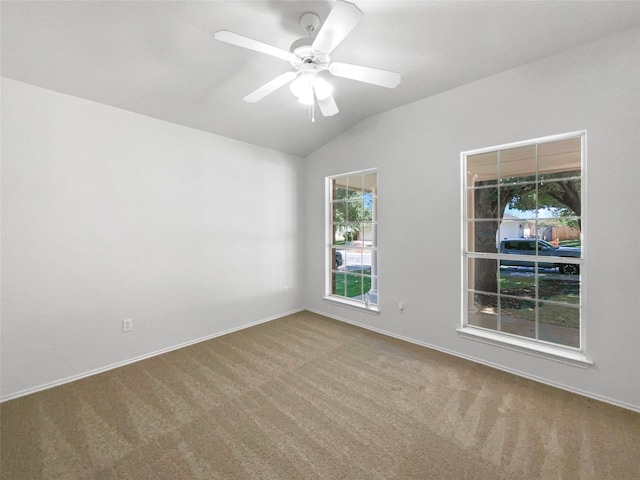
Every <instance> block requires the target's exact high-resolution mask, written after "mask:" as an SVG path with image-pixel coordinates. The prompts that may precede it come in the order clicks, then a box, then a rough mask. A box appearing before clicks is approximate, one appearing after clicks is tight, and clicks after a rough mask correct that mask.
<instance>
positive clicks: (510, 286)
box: [500, 266, 537, 298]
mask: <svg viewBox="0 0 640 480" xmlns="http://www.w3.org/2000/svg"><path fill="white" fill-rule="evenodd" d="M536 281H537V275H536V270H535V268H522V267H504V266H503V267H500V294H501V295H511V296H513V297H528V298H536Z"/></svg>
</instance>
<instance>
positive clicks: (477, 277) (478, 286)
mask: <svg viewBox="0 0 640 480" xmlns="http://www.w3.org/2000/svg"><path fill="white" fill-rule="evenodd" d="M467 264H468V266H467V276H468V280H467V285H468V288H469V290H477V291H479V292H487V293H496V292H497V291H498V284H497V270H498V261H497V260H493V259H487V258H470V259H469V260H468V262H467Z"/></svg>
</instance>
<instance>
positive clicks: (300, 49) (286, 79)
mask: <svg viewBox="0 0 640 480" xmlns="http://www.w3.org/2000/svg"><path fill="white" fill-rule="evenodd" d="M363 15H364V14H363V13H362V11H361V10H360V9H359V8H358V7H357V6H356V5H355V4H353V3H349V2H346V1H344V0H338V1H337V2H336V4H335V5H334V6H333V8H332V9H331V11H330V12H329V15H328V16H327V19H326V20H325V22H324V24H323V25H322V27H321V28H320V30H319V31H318V33H317V35H315V36H313V34H314V33H315V31H316V30H317V29H318V27H319V26H320V17H318V15H316V14H315V13H310V12H309V13H305V14H303V15H302V17H301V18H300V25H301V26H302V27H303V28H304V29H305V30H306V31H307V32H308V35H309V36H308V37H303V38H300V39H298V40H296V41H295V42H293V44H291V47H290V49H289V51H287V50H283V49H280V48H277V47H273V46H271V45H268V44H266V43H262V42H259V41H257V40H253V39H251V38H248V37H245V36H243V35H239V34H237V33H233V32H229V31H227V30H220V31H219V32H216V33H215V35H214V37H215V38H216V39H217V40H220V41H222V42H226V43H230V44H232V45H237V46H239V47H243V48H248V49H250V50H255V51H256V52H261V53H265V54H267V55H272V56H274V57H278V58H280V59H282V60H287V61H289V62H290V63H291V65H292V66H293V68H294V70H292V71H288V72H286V73H283V74H282V75H279V76H278V77H276V78H274V79H273V80H271V81H270V82H267V83H266V84H264V85H263V86H261V87H260V88H258V89H257V90H255V91H253V92H251V93H250V94H249V95H247V96H246V97H244V100H245V101H246V102H251V103H254V102H258V101H260V100H262V99H263V98H264V97H266V96H267V95H269V94H270V93H273V92H275V91H276V90H277V89H279V88H280V87H283V86H284V85H286V84H288V83H291V85H290V88H291V91H292V92H293V94H294V95H295V96H296V97H298V101H299V102H300V103H302V104H305V105H309V108H310V114H311V115H312V120H314V118H313V108H314V106H315V103H316V101H317V103H318V106H319V107H320V111H321V112H322V115H324V116H325V117H330V116H332V115H335V114H336V113H338V111H339V110H338V106H337V105H336V102H335V100H334V99H333V96H332V90H333V89H332V87H331V85H330V84H329V83H328V82H327V81H326V80H325V79H324V78H323V77H322V76H320V73H321V72H323V71H325V70H327V71H329V73H330V74H332V75H335V76H336V77H343V78H348V79H351V80H357V81H360V82H365V83H370V84H373V85H379V86H381V87H387V88H395V87H396V86H397V85H398V84H399V83H400V78H401V77H400V74H399V73H396V72H389V71H387V70H379V69H377V68H369V67H361V66H358V65H351V64H348V63H339V62H332V61H331V58H330V57H329V54H331V52H333V50H334V49H335V48H336V47H337V46H338V45H339V44H340V42H342V41H343V40H344V39H345V38H346V36H347V35H348V34H349V33H350V32H351V30H353V29H354V28H355V26H356V25H357V24H358V23H359V22H360V20H361V19H362V17H363Z"/></svg>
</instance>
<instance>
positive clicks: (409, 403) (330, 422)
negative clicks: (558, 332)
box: [1, 312, 640, 480]
mask: <svg viewBox="0 0 640 480" xmlns="http://www.w3.org/2000/svg"><path fill="white" fill-rule="evenodd" d="M1 415H2V417H1V422H2V438H1V441H2V443H1V449H2V472H1V478H2V479H3V480H9V479H12V480H22V479H25V480H36V479H74V480H75V479H116V478H122V479H135V480H141V479H171V480H178V479H218V478H219V479H338V478H344V479H502V478H504V479H529V478H535V479H560V478H565V479H607V478H609V479H616V480H621V479H638V478H640V415H639V414H637V413H634V412H631V411H627V410H624V409H621V408H616V407H613V406H610V405H607V404H603V403H600V402H597V401H594V400H590V399H587V398H583V397H580V396H577V395H573V394H570V393H567V392H564V391H561V390H557V389H554V388H551V387H547V386H544V385H540V384H537V383H535V382H531V381H528V380H524V379H521V378H518V377H515V376H512V375H509V374H506V373H503V372H500V371H497V370H493V369H490V368H487V367H483V366H481V365H476V364H474V363H471V362H467V361H464V360H461V359H458V358H455V357H451V356H448V355H444V354H441V353H437V352H433V351H430V350H428V349H426V348H422V347H418V346H415V345H411V344H408V343H404V342H401V341H398V340H394V339H391V338H387V337H384V336H382V335H378V334H376V333H372V332H368V331H366V330H362V329H359V328H357V327H354V326H351V325H346V324H343V323H340V322H336V321H334V320H331V319H327V318H325V317H321V316H318V315H314V314H312V313H308V312H303V313H300V314H296V315H291V316H288V317H285V318H282V319H279V320H275V321H272V322H269V323H266V324H262V325H259V326H256V327H252V328H250V329H246V330H243V331H240V332H236V333H233V334H230V335H226V336H223V337H219V338H216V339H213V340H210V341H207V342H203V343H200V344H198V345H194V346H191V347H188V348H184V349H182V350H179V351H175V352H171V353H168V354H165V355H162V356H158V357H155V358H152V359H149V360H145V361H142V362H138V363H136V364H133V365H129V366H126V367H123V368H119V369H116V370H112V371H110V372H106V373H103V374H100V375H96V376H94V377H91V378H87V379H84V380H80V381H77V382H74V383H71V384H67V385H63V386H61V387H57V388H54V389H50V390H47V391H44V392H40V393H36V394H33V395H30V396H27V397H23V398H19V399H16V400H12V401H8V402H5V403H3V404H2V406H1Z"/></svg>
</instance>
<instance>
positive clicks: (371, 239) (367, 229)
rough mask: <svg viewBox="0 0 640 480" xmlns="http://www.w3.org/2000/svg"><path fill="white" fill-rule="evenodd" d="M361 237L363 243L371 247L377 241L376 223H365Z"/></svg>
mask: <svg viewBox="0 0 640 480" xmlns="http://www.w3.org/2000/svg"><path fill="white" fill-rule="evenodd" d="M360 239H361V241H362V245H364V246H367V247H371V246H373V245H374V244H375V241H376V225H375V224H373V223H363V224H362V227H361V235H360Z"/></svg>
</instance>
